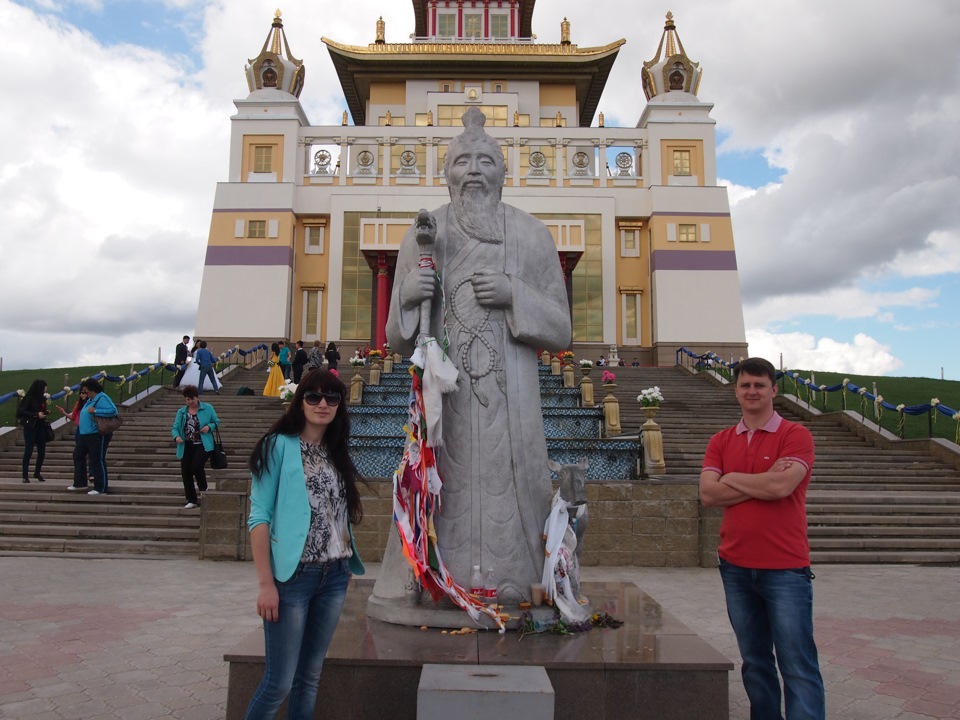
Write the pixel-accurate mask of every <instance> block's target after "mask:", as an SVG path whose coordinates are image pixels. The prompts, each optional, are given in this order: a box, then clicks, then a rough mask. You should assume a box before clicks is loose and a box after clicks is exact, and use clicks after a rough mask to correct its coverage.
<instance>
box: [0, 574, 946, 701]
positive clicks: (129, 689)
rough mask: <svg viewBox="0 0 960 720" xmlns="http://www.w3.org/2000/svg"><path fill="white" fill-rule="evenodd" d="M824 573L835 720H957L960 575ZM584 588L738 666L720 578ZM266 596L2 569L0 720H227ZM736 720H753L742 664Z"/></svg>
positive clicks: (162, 580)
mask: <svg viewBox="0 0 960 720" xmlns="http://www.w3.org/2000/svg"><path fill="white" fill-rule="evenodd" d="M376 570H377V567H376V566H373V567H372V568H371V574H374V573H375V572H376ZM814 570H815V572H816V574H817V579H816V580H815V583H814V587H815V601H814V602H815V609H816V635H817V642H818V644H819V647H820V659H821V665H822V667H823V675H824V680H825V681H826V685H827V716H828V717H829V718H831V719H841V720H845V719H850V720H887V719H890V720H893V719H896V720H922V719H924V718H960V568H957V567H912V566H849V565H846V566H841V565H828V566H821V567H816V568H814ZM585 579H588V580H617V581H629V582H635V583H637V584H638V585H639V586H640V587H641V588H642V589H643V590H644V591H645V592H647V593H648V594H649V595H651V596H652V597H653V598H655V599H656V600H658V601H659V602H660V603H661V605H663V606H664V607H665V608H666V609H667V610H669V611H670V612H671V613H673V614H674V615H675V616H676V617H678V618H679V619H680V620H682V621H683V622H685V623H686V624H687V625H689V626H690V627H691V628H692V629H694V630H695V631H697V632H698V633H699V634H700V635H701V636H703V637H704V638H705V639H706V640H707V641H708V642H710V644H712V645H713V646H714V647H715V648H717V649H718V650H719V651H720V652H722V653H724V654H725V655H726V656H727V657H729V658H730V659H731V660H734V661H735V662H737V661H738V659H739V656H738V654H737V650H736V644H735V640H734V638H733V634H732V632H731V630H730V626H729V623H728V622H727V617H726V611H725V608H724V601H723V592H722V589H721V587H720V579H719V577H718V575H717V573H716V571H715V570H703V569H697V568H685V569H673V568H670V569H667V568H586V569H585ZM255 600H256V580H255V578H254V573H253V566H252V564H250V563H238V562H209V561H208V562H203V561H199V560H184V559H177V560H148V559H142V560H141V559H78V558H59V557H26V556H12V557H0V718H15V719H16V720H61V719H77V720H81V719H83V720H106V719H108V718H109V719H111V720H113V719H116V718H122V719H123V720H147V719H149V718H182V719H184V720H214V719H219V718H223V717H224V713H225V709H226V701H227V666H226V664H225V663H224V662H223V659H222V658H223V654H224V652H226V651H227V650H229V649H230V648H231V647H232V646H233V645H234V644H236V643H237V642H238V641H239V640H240V639H241V638H243V637H244V636H246V635H247V634H248V633H249V632H250V630H252V629H255V628H257V627H259V625H260V621H259V618H258V617H257V616H256V613H255V611H254V606H255ZM594 632H603V631H601V630H594ZM677 702H683V698H677ZM730 717H731V718H733V719H734V720H747V718H748V717H749V708H748V705H747V702H746V697H745V695H744V692H743V686H742V684H741V683H740V678H739V663H738V668H737V670H736V671H735V672H734V673H731V676H730ZM585 720H589V719H588V718H586V719H585Z"/></svg>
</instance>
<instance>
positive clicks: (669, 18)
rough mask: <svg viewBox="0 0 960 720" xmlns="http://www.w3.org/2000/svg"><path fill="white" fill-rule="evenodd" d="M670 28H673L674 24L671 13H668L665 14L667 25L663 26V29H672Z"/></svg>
mask: <svg viewBox="0 0 960 720" xmlns="http://www.w3.org/2000/svg"><path fill="white" fill-rule="evenodd" d="M672 27H674V24H673V13H672V12H669V11H668V12H667V23H666V25H664V28H665V29H670V28H672Z"/></svg>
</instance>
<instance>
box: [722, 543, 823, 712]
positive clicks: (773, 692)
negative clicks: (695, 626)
mask: <svg viewBox="0 0 960 720" xmlns="http://www.w3.org/2000/svg"><path fill="white" fill-rule="evenodd" d="M720 577H721V578H722V579H723V591H724V593H725V595H726V597H727V615H728V616H729V617H730V624H731V625H732V626H733V632H734V633H735V634H736V636H737V645H738V646H739V648H740V657H741V658H743V669H742V674H743V687H744V689H745V690H746V691H747V697H748V698H749V699H750V718H751V720H777V719H778V718H782V717H783V716H782V715H781V713H780V682H779V679H778V678H777V667H778V666H779V668H780V674H781V675H782V676H783V694H784V697H785V700H786V710H787V720H823V718H824V717H825V715H826V707H825V696H824V690H823V678H822V677H821V676H820V665H819V662H818V660H817V646H816V644H815V643H814V640H813V583H812V580H813V573H811V572H810V568H809V567H804V568H794V569H791V570H751V569H749V568H743V567H739V566H737V565H732V564H731V563H728V562H727V561H725V560H722V559H721V560H720ZM774 650H776V657H774Z"/></svg>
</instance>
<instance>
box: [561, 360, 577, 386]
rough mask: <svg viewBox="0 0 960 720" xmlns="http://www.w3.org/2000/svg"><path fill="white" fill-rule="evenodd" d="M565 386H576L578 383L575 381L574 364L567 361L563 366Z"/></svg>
mask: <svg viewBox="0 0 960 720" xmlns="http://www.w3.org/2000/svg"><path fill="white" fill-rule="evenodd" d="M563 386H564V387H565V388H574V387H576V384H575V383H574V381H573V365H572V364H571V363H567V364H566V365H564V366H563Z"/></svg>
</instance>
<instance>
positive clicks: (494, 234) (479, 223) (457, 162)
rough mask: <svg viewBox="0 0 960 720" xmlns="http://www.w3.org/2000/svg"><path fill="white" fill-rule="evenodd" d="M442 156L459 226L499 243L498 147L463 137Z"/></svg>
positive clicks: (500, 181)
mask: <svg viewBox="0 0 960 720" xmlns="http://www.w3.org/2000/svg"><path fill="white" fill-rule="evenodd" d="M451 153H452V154H448V156H447V158H446V163H445V164H446V175H447V185H448V187H449V189H450V202H451V204H452V205H453V210H454V214H455V216H456V218H457V221H458V223H459V224H460V227H461V228H462V229H463V230H464V231H466V232H467V234H468V235H470V236H471V237H473V238H475V239H477V240H481V241H485V242H503V225H502V221H501V219H500V214H499V212H497V211H498V208H499V205H500V193H501V192H502V190H503V179H504V172H505V168H504V164H503V155H502V153H501V152H500V148H499V147H498V146H496V144H495V143H493V142H484V141H483V139H481V138H463V137H462V136H461V140H460V142H459V143H457V144H456V145H455V146H454V147H453V148H452V149H451Z"/></svg>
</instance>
